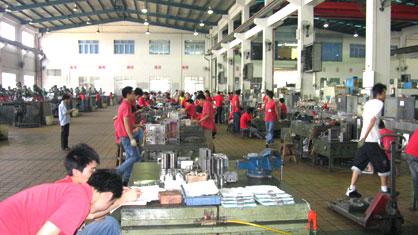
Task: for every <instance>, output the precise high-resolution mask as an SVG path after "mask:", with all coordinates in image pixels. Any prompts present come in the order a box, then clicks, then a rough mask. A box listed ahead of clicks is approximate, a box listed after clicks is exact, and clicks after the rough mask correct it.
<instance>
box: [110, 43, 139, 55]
mask: <svg viewBox="0 0 418 235" xmlns="http://www.w3.org/2000/svg"><path fill="white" fill-rule="evenodd" d="M114 53H115V54H135V41H134V40H115V41H114Z"/></svg>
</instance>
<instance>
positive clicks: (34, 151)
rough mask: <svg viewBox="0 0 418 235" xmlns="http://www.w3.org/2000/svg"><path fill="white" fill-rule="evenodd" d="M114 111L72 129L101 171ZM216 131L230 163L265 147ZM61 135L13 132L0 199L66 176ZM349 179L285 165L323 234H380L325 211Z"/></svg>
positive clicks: (407, 186)
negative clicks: (96, 159)
mask: <svg viewBox="0 0 418 235" xmlns="http://www.w3.org/2000/svg"><path fill="white" fill-rule="evenodd" d="M115 113H116V108H115V107H111V108H108V109H104V110H99V111H97V112H94V113H83V115H82V116H81V117H78V118H74V119H73V120H72V123H71V127H70V145H74V144H76V143H80V142H84V143H87V144H89V145H91V146H92V147H93V148H94V149H96V150H97V152H98V153H99V154H100V156H101V160H102V163H101V167H103V168H110V167H113V166H114V164H115V161H114V153H115V151H116V148H115V145H114V137H113V125H112V117H113V115H114V114H115ZM218 129H219V133H218V135H217V136H216V139H215V145H216V150H217V152H223V153H226V154H227V155H228V156H229V157H230V158H231V159H239V158H241V157H242V156H243V155H245V154H247V153H249V152H259V151H261V150H262V149H263V148H264V141H263V140H255V139H242V138H240V137H238V136H233V135H231V134H229V133H226V131H225V127H218ZM59 132H60V128H59V127H58V126H57V125H56V126H49V127H42V128H35V129H17V128H12V127H11V128H10V133H9V141H8V142H0V200H3V199H5V198H6V197H8V196H10V195H13V194H14V193H16V192H18V191H20V190H22V189H24V188H27V187H30V186H32V185H36V184H40V183H45V182H53V181H54V180H56V179H59V178H61V177H63V176H64V175H65V171H64V167H63V157H64V156H65V152H62V151H61V150H60V137H59V136H60V135H59ZM400 169H401V176H400V177H398V191H399V192H400V197H399V206H400V210H401V213H402V214H403V216H404V218H405V224H404V225H403V234H418V223H417V221H418V212H411V211H409V210H408V208H409V202H410V195H411V178H410V175H409V171H408V169H407V168H406V166H405V165H404V163H402V165H401V167H400ZM349 179H350V172H349V171H348V170H339V171H334V172H329V171H328V170H327V169H325V168H320V167H312V166H311V165H310V164H308V163H304V162H298V163H293V162H291V163H287V164H285V170H284V179H283V184H284V185H285V187H286V189H287V190H288V191H289V192H290V193H292V194H293V195H294V196H296V197H299V198H303V199H305V200H307V201H308V202H309V203H310V204H311V206H312V208H313V209H314V210H315V211H316V212H317V213H318V225H319V228H320V234H380V233H379V232H378V231H365V230H363V229H362V228H361V227H359V226H358V225H356V224H354V223H352V222H350V221H348V220H346V219H344V218H343V217H341V216H339V215H338V214H335V213H334V212H333V211H330V210H329V209H328V208H327V206H326V203H327V202H328V201H330V200H335V199H337V198H343V197H344V192H345V189H346V187H347V185H348V183H349ZM378 185H379V179H378V177H377V176H376V175H374V176H364V177H362V178H361V179H360V182H359V184H358V188H359V190H360V192H361V193H363V195H365V196H373V195H374V194H375V192H377V191H378V190H379V187H378Z"/></svg>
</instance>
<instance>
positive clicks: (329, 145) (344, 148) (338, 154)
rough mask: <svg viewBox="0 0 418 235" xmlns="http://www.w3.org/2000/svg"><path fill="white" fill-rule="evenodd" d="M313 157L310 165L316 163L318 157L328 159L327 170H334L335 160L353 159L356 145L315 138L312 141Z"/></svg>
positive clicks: (349, 142) (354, 143) (348, 142)
mask: <svg viewBox="0 0 418 235" xmlns="http://www.w3.org/2000/svg"><path fill="white" fill-rule="evenodd" d="M312 145H313V147H312V148H313V153H314V154H313V157H312V163H316V161H317V159H318V156H317V155H321V156H324V157H326V158H328V160H329V161H328V168H329V169H333V168H334V165H335V163H334V161H335V159H353V158H354V155H355V154H356V152H357V143H356V142H351V141H344V142H340V141H328V139H324V138H315V139H313V141H312Z"/></svg>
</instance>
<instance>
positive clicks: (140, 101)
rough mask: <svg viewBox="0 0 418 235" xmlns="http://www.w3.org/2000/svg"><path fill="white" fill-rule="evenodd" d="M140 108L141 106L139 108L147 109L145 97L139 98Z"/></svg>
mask: <svg viewBox="0 0 418 235" xmlns="http://www.w3.org/2000/svg"><path fill="white" fill-rule="evenodd" d="M138 106H139V108H144V107H147V103H146V101H145V98H144V97H143V96H141V97H139V98H138Z"/></svg>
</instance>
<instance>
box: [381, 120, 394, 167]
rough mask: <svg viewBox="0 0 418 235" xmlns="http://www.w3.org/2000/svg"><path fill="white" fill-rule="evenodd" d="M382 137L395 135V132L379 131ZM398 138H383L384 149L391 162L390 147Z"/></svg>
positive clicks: (385, 129)
mask: <svg viewBox="0 0 418 235" xmlns="http://www.w3.org/2000/svg"><path fill="white" fill-rule="evenodd" d="M379 133H380V136H383V135H388V134H395V132H393V131H392V130H389V129H387V128H383V129H380V130H379ZM395 140H396V138H395V137H390V136H385V137H383V138H381V141H382V144H383V147H384V148H385V153H386V156H387V158H388V159H389V160H390V159H391V156H390V145H391V143H392V142H393V141H395Z"/></svg>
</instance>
